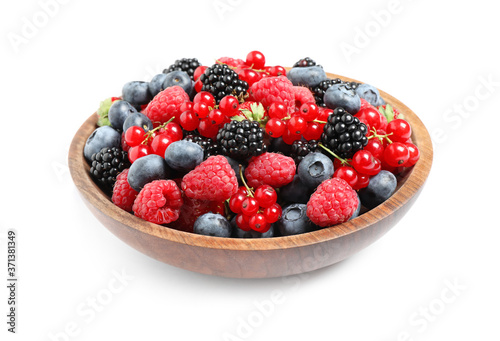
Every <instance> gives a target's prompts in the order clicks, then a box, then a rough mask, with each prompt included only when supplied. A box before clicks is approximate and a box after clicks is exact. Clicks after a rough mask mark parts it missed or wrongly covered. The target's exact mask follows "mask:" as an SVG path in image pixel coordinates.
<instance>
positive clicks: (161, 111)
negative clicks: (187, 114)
mask: <svg viewBox="0 0 500 341" xmlns="http://www.w3.org/2000/svg"><path fill="white" fill-rule="evenodd" d="M187 101H189V95H188V94H187V93H186V91H184V89H183V88H181V87H180V86H178V85H175V86H171V87H169V88H166V89H165V90H163V91H161V92H160V93H159V94H158V95H156V96H155V98H153V100H152V101H151V102H149V104H148V106H147V107H146V110H145V115H146V116H147V117H149V119H150V120H151V122H153V123H156V124H155V126H157V125H159V124H162V123H165V122H167V121H168V120H170V119H171V118H172V117H174V116H175V119H174V122H176V123H179V116H180V115H181V114H182V111H181V106H182V104H184V103H185V102H187Z"/></svg>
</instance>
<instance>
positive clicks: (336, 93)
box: [323, 84, 361, 115]
mask: <svg viewBox="0 0 500 341" xmlns="http://www.w3.org/2000/svg"><path fill="white" fill-rule="evenodd" d="M323 101H324V102H325V105H326V106H327V107H328V108H330V109H333V110H335V109H336V108H339V107H341V108H344V109H345V110H346V111H347V112H348V113H350V114H352V115H355V114H357V112H358V111H359V108H361V100H360V98H359V95H358V94H357V93H356V91H354V90H353V89H352V88H351V87H350V86H349V85H348V84H334V85H332V86H331V87H329V88H328V89H327V90H326V92H325V95H324V97H323Z"/></svg>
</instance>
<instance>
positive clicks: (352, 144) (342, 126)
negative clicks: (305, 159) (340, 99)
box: [321, 107, 368, 159]
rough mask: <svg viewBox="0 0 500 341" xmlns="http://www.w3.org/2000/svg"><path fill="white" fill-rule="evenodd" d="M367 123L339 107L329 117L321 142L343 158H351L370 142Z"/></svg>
mask: <svg viewBox="0 0 500 341" xmlns="http://www.w3.org/2000/svg"><path fill="white" fill-rule="evenodd" d="M367 132H368V130H367V128H366V125H365V124H364V123H363V122H361V121H360V120H359V119H358V118H357V117H354V116H353V115H351V114H349V113H348V112H347V111H346V110H345V109H344V108H341V107H338V108H336V109H335V110H334V111H333V114H331V115H330V116H329V117H328V123H327V124H325V127H324V130H323V134H322V135H321V142H322V143H323V145H324V146H325V147H327V148H328V149H330V150H331V151H333V152H334V153H335V154H337V155H338V156H339V157H341V158H347V159H349V158H351V157H352V156H353V155H354V153H356V152H357V151H358V150H361V149H363V147H364V146H366V144H367V143H368V138H367V137H366V133H367Z"/></svg>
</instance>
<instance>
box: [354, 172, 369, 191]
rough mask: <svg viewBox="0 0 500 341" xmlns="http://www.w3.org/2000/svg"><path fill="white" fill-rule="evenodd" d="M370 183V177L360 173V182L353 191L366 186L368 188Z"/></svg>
mask: <svg viewBox="0 0 500 341" xmlns="http://www.w3.org/2000/svg"><path fill="white" fill-rule="evenodd" d="M369 183H370V176H369V175H366V174H361V173H358V181H357V182H356V184H355V185H354V186H353V187H352V189H354V190H358V189H361V188H365V187H366V186H368V184H369Z"/></svg>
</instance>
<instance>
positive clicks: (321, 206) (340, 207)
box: [306, 178, 358, 227]
mask: <svg viewBox="0 0 500 341" xmlns="http://www.w3.org/2000/svg"><path fill="white" fill-rule="evenodd" d="M357 207H358V196H357V195H356V191H354V190H353V189H352V187H351V186H349V184H348V183H347V182H346V181H345V180H343V179H340V178H332V179H329V180H325V181H323V182H322V183H321V184H320V185H319V186H318V188H317V189H316V191H315V192H314V193H313V195H311V198H310V199H309V201H308V202H307V212H306V213H307V216H308V217H309V219H311V221H312V222H313V223H314V224H316V225H319V226H322V227H325V226H332V225H335V224H340V223H343V222H345V221H347V220H349V218H350V217H351V216H352V215H353V213H354V211H356V208H357Z"/></svg>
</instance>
